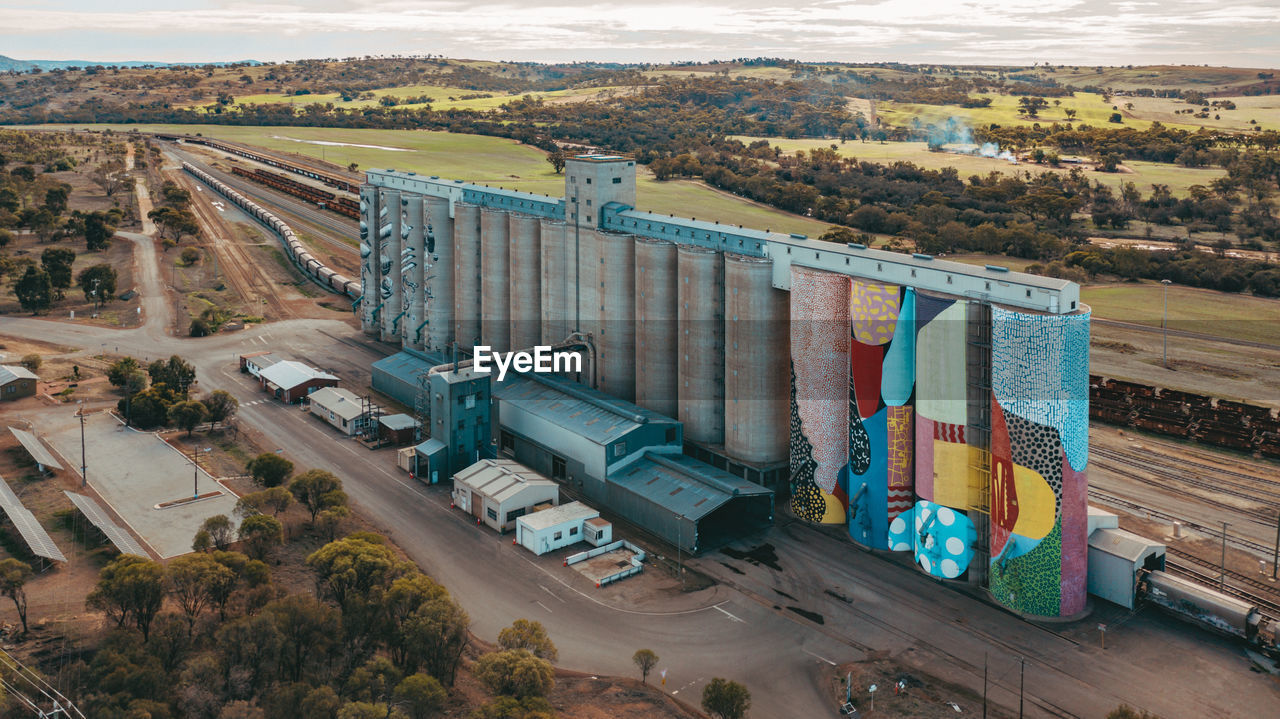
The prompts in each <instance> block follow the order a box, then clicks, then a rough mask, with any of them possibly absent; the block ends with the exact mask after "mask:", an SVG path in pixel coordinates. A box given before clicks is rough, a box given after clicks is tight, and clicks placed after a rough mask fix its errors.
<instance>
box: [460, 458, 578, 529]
mask: <svg viewBox="0 0 1280 719" xmlns="http://www.w3.org/2000/svg"><path fill="white" fill-rule="evenodd" d="M559 503H560V488H559V487H558V486H557V485H556V483H555V482H552V481H551V480H549V479H547V478H546V477H544V476H542V475H541V474H538V473H537V472H535V471H533V470H532V469H529V468H528V467H526V466H524V465H523V464H520V463H519V462H514V461H512V460H509V459H482V460H480V461H479V462H476V463H475V464H473V465H471V466H470V467H467V468H466V469H464V470H462V471H461V472H458V473H457V474H455V475H454V476H453V505H454V506H455V507H457V508H459V509H461V510H462V511H464V512H466V513H468V514H470V515H471V516H473V517H475V518H476V521H477V523H479V522H483V523H484V524H486V525H488V526H490V527H492V528H493V529H495V530H497V531H498V532H506V531H507V530H509V529H514V528H515V526H516V520H517V519H519V518H520V517H523V516H524V515H526V514H529V513H530V512H532V511H534V507H537V506H538V505H542V504H551V505H557V504H559Z"/></svg>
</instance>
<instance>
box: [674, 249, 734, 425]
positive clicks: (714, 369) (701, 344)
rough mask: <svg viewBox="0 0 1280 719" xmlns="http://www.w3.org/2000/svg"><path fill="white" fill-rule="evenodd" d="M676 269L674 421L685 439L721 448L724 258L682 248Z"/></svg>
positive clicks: (677, 254)
mask: <svg viewBox="0 0 1280 719" xmlns="http://www.w3.org/2000/svg"><path fill="white" fill-rule="evenodd" d="M676 258H677V259H676V268H677V284H678V287H677V291H676V292H677V301H678V303H679V305H678V307H677V308H676V314H677V318H678V320H679V335H678V337H677V362H678V363H679V386H678V387H677V391H678V393H679V417H678V419H679V420H680V421H681V422H684V436H685V438H686V439H690V440H692V441H694V442H700V443H702V444H708V445H720V444H724V253H721V252H717V251H715V250H710V249H706V248H703V247H697V246H694V245H681V246H680V248H679V249H678V250H677V251H676Z"/></svg>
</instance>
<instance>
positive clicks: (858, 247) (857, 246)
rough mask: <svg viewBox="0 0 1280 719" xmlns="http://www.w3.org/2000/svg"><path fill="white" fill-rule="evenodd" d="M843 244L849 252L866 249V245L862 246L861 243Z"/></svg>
mask: <svg viewBox="0 0 1280 719" xmlns="http://www.w3.org/2000/svg"><path fill="white" fill-rule="evenodd" d="M845 244H846V245H848V247H849V249H851V250H865V249H867V246H866V245H864V244H862V243H860V242H846V243H845Z"/></svg>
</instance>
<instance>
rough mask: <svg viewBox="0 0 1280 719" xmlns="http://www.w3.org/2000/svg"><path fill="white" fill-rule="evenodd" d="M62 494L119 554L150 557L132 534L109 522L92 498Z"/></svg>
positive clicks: (109, 519)
mask: <svg viewBox="0 0 1280 719" xmlns="http://www.w3.org/2000/svg"><path fill="white" fill-rule="evenodd" d="M63 494H65V495H67V499H70V500H71V503H72V504H74V505H76V509H79V510H80V512H81V513H82V514H84V516H85V517H87V518H88V519H89V521H90V522H93V526H95V527H97V528H98V529H100V530H102V533H103V534H105V535H107V539H110V540H111V543H112V544H114V545H116V549H119V550H120V552H121V553H123V554H136V555H138V556H139V557H147V556H150V555H149V554H147V550H145V549H143V548H142V545H141V544H138V541H137V540H136V539H134V538H133V535H132V534H129V533H128V532H126V531H125V530H124V529H123V528H121V527H120V525H118V524H116V523H115V522H113V521H111V518H110V517H108V516H107V513H106V512H104V511H102V507H100V506H98V503H97V502H95V501H93V498H92V497H86V496H85V495H83V494H76V493H74V492H66V491H64V492H63Z"/></svg>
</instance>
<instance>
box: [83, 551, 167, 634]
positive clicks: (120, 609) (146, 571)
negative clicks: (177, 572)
mask: <svg viewBox="0 0 1280 719" xmlns="http://www.w3.org/2000/svg"><path fill="white" fill-rule="evenodd" d="M164 597H165V581H164V567H161V566H160V564H159V563H157V562H153V561H151V560H150V559H145V558H143V557H139V556H137V555H134V554H123V555H121V556H119V557H116V558H115V559H113V560H112V561H111V562H110V563H108V564H107V566H105V567H103V568H102V571H100V572H98V584H97V586H95V587H94V589H93V591H92V592H90V593H89V596H88V597H87V598H86V600H85V604H86V606H88V607H89V608H90V609H93V610H97V611H100V612H104V613H105V614H106V615H107V616H108V617H111V618H112V619H115V620H116V626H117V627H121V626H124V625H125V623H126V622H128V621H129V620H130V619H132V620H133V624H134V626H136V627H137V628H138V629H139V631H141V632H142V641H144V642H145V641H147V639H148V638H149V637H150V634H151V622H152V620H154V619H155V617H156V613H157V612H159V611H160V607H161V606H162V605H163V604H164Z"/></svg>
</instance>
